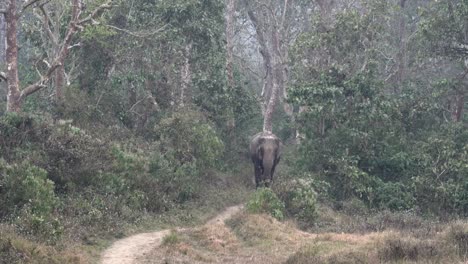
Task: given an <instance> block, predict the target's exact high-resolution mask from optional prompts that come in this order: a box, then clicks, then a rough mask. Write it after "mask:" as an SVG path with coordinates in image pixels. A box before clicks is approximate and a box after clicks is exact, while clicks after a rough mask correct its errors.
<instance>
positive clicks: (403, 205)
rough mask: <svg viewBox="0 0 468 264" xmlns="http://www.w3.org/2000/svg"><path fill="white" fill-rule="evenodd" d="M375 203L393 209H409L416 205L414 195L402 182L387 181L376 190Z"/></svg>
mask: <svg viewBox="0 0 468 264" xmlns="http://www.w3.org/2000/svg"><path fill="white" fill-rule="evenodd" d="M375 196H376V197H375V200H374V203H375V205H376V206H377V207H378V208H381V209H390V210H393V211H397V210H407V209H410V208H412V207H413V206H414V197H413V195H412V194H411V192H410V191H409V190H408V188H407V187H406V186H405V185H404V184H403V183H401V182H395V183H393V182H387V183H383V184H382V185H380V186H379V187H378V188H377V190H376V192H375Z"/></svg>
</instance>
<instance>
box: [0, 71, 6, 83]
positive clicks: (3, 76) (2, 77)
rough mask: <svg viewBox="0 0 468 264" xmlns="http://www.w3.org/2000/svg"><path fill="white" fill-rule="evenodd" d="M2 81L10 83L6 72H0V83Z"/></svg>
mask: <svg viewBox="0 0 468 264" xmlns="http://www.w3.org/2000/svg"><path fill="white" fill-rule="evenodd" d="M1 81H5V82H6V81H8V79H7V75H6V73H4V72H0V82H1Z"/></svg>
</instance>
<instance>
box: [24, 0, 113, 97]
mask: <svg viewBox="0 0 468 264" xmlns="http://www.w3.org/2000/svg"><path fill="white" fill-rule="evenodd" d="M32 1H33V0H31V2H32ZM35 2H37V1H34V3H35ZM111 2H112V0H108V1H107V2H106V3H105V4H102V5H101V6H99V7H98V8H96V9H95V10H94V11H93V12H92V13H91V14H90V15H89V16H88V17H86V18H85V19H82V20H79V18H80V15H81V12H82V7H81V1H80V0H73V8H72V16H71V19H70V23H69V25H68V29H67V32H66V34H65V38H64V39H63V41H62V44H61V45H60V46H61V48H60V51H59V53H58V54H57V56H56V57H55V58H54V61H53V63H52V65H51V66H50V67H49V69H48V70H47V73H46V74H45V75H43V76H41V78H40V80H39V81H37V82H35V83H33V84H31V85H29V86H28V87H26V88H25V89H23V91H21V94H20V100H21V99H24V98H25V97H27V96H29V95H31V94H33V93H35V92H37V91H39V90H41V89H42V88H44V87H46V85H47V83H48V82H49V81H50V79H51V77H52V74H53V73H54V72H55V70H56V69H57V68H59V67H60V66H62V65H63V62H64V60H65V58H66V57H67V55H68V52H69V50H70V48H72V47H73V46H74V45H73V46H71V45H70V44H71V41H72V38H73V37H74V36H75V34H76V32H77V30H78V28H79V25H83V24H85V23H87V22H89V21H91V20H93V19H94V18H95V17H97V16H98V15H100V14H101V12H102V11H104V10H106V9H109V8H111V7H112V6H111V5H110V3H111ZM34 3H32V4H34Z"/></svg>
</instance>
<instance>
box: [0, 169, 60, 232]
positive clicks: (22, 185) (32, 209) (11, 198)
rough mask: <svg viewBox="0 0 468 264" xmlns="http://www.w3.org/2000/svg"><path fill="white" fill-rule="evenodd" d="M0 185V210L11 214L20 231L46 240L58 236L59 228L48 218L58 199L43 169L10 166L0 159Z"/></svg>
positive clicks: (57, 224) (54, 220)
mask: <svg viewBox="0 0 468 264" xmlns="http://www.w3.org/2000/svg"><path fill="white" fill-rule="evenodd" d="M0 186H2V188H1V189H0V198H1V200H2V204H0V206H1V207H0V209H1V210H0V211H1V212H2V213H3V214H4V216H8V215H14V216H15V218H14V219H15V222H17V224H18V225H19V226H20V229H21V230H22V231H23V232H25V233H33V234H36V235H41V236H42V237H44V238H47V239H49V238H56V237H58V236H59V235H60V234H61V229H62V227H61V226H60V223H59V222H58V220H57V219H55V218H54V217H53V215H52V213H53V210H54V209H55V208H56V207H57V205H58V202H59V200H58V198H57V197H56V196H55V193H54V183H53V182H52V181H51V180H49V179H47V172H46V171H45V170H43V169H41V168H38V167H36V166H33V165H31V164H29V163H28V162H23V163H20V164H17V165H13V166H10V165H8V164H6V162H5V161H3V160H0Z"/></svg>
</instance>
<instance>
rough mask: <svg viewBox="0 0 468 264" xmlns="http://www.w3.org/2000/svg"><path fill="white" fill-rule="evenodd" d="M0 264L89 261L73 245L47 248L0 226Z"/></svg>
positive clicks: (78, 263) (83, 262)
mask: <svg viewBox="0 0 468 264" xmlns="http://www.w3.org/2000/svg"><path fill="white" fill-rule="evenodd" d="M0 263H1V264H11V263H31V264H86V263H90V259H89V258H88V257H87V256H86V254H83V252H82V250H81V249H78V248H74V247H73V245H67V246H65V245H61V246H55V247H52V246H48V245H45V244H41V243H38V242H34V241H31V240H27V239H25V238H23V237H21V236H19V235H17V234H16V233H15V232H14V231H13V230H12V229H11V228H8V227H5V226H0Z"/></svg>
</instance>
